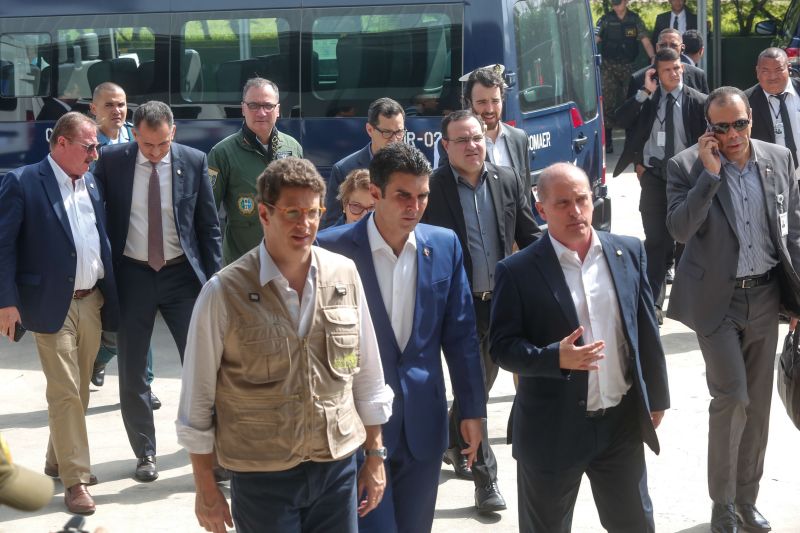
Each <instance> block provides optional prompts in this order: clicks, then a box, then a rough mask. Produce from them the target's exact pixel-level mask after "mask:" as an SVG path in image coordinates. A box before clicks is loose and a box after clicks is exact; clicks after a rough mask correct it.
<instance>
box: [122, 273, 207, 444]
mask: <svg viewBox="0 0 800 533" xmlns="http://www.w3.org/2000/svg"><path fill="white" fill-rule="evenodd" d="M115 274H116V276H117V289H118V293H119V304H120V327H119V332H118V333H117V346H118V348H119V400H120V408H121V411H122V421H123V422H124V424H125V431H127V433H128V441H129V442H130V444H131V448H132V449H133V453H134V454H135V455H136V457H144V456H145V455H155V454H156V435H155V427H154V425H153V408H152V406H151V405H150V385H149V384H148V383H147V351H148V349H149V347H150V336H151V335H152V333H153V325H154V324H155V319H156V313H157V312H159V311H160V312H161V316H162V317H164V322H166V323H167V327H168V328H169V331H170V333H172V338H173V339H174V340H175V344H176V345H177V348H178V354H179V355H180V358H181V362H183V351H184V349H185V348H186V335H187V332H188V330H189V320H191V318H192V308H193V307H194V302H195V300H196V299H197V295H198V294H199V293H200V281H199V280H198V279H197V275H196V274H195V273H194V270H192V267H191V265H190V264H189V262H188V261H184V262H182V263H177V264H175V265H171V266H165V267H164V268H162V269H161V270H159V271H158V272H156V271H154V270H153V269H151V268H150V267H148V266H144V265H141V264H138V263H134V262H132V261H129V260H127V259H125V258H123V259H122V261H120V263H119V266H118V268H117V270H116V272H115Z"/></svg>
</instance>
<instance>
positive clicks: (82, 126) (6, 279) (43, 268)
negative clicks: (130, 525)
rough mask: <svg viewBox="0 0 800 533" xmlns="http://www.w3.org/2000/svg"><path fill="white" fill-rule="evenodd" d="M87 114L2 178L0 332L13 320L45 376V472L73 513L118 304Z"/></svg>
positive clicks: (83, 494)
mask: <svg viewBox="0 0 800 533" xmlns="http://www.w3.org/2000/svg"><path fill="white" fill-rule="evenodd" d="M98 146H99V145H98V143H97V134H96V132H95V125H94V122H93V121H92V120H91V119H89V118H87V117H86V116H84V115H82V114H80V113H67V114H65V115H63V116H62V117H61V118H60V119H59V120H58V122H56V125H55V127H54V128H53V132H52V134H51V136H50V155H49V156H47V157H46V158H45V159H44V160H42V161H41V162H40V163H37V164H34V165H28V166H24V167H22V168H19V169H17V170H14V171H12V172H10V173H8V174H6V176H5V177H4V178H3V179H2V181H1V182H0V205H1V206H2V209H0V336H6V337H9V338H10V339H13V338H14V335H15V331H20V329H19V328H20V327H23V326H24V327H25V328H26V329H29V330H31V331H32V332H34V333H33V335H34V338H35V340H36V346H37V349H38V352H39V360H40V361H41V363H42V371H43V372H44V376H45V379H46V380H47V391H46V394H47V410H48V419H49V425H50V441H49V443H48V447H47V458H46V463H45V473H47V474H48V475H51V476H55V477H60V478H61V481H62V483H63V485H64V501H65V503H66V506H67V509H68V510H69V511H70V512H71V513H79V514H91V513H93V512H94V510H95V504H94V500H93V499H92V497H91V496H90V495H89V492H88V490H87V489H86V487H87V486H88V485H94V484H95V483H97V478H95V477H94V476H93V475H92V473H91V470H90V469H91V464H90V459H89V440H88V435H87V431H86V419H85V413H86V408H87V406H88V405H89V380H90V379H91V377H92V365H93V363H94V358H95V356H96V355H97V350H98V348H99V347H100V332H101V329H105V330H108V331H115V330H116V328H117V321H118V318H119V317H118V314H119V308H118V306H117V289H116V286H115V284H114V268H113V266H112V261H111V249H110V246H109V242H108V237H107V236H106V221H105V215H104V211H103V201H102V198H101V196H100V191H99V190H98V187H97V186H96V184H95V181H94V178H93V177H92V175H91V174H90V173H89V172H88V170H89V165H90V164H91V162H92V161H94V158H95V156H96V154H97V148H98Z"/></svg>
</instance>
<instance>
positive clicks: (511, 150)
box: [487, 122, 525, 174]
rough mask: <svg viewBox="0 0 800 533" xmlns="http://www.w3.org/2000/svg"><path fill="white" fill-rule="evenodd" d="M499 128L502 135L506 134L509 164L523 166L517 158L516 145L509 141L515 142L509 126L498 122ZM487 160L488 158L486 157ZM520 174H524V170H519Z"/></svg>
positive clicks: (516, 166)
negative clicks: (509, 157)
mask: <svg viewBox="0 0 800 533" xmlns="http://www.w3.org/2000/svg"><path fill="white" fill-rule="evenodd" d="M500 129H501V131H502V132H503V135H505V136H506V147H507V149H508V154H509V155H510V156H511V164H512V166H513V167H514V168H521V169H524V168H525V164H524V163H523V162H522V161H520V160H519V154H520V151H519V150H517V149H516V147H512V146H511V143H513V142H516V139H515V138H513V137H512V136H511V132H510V131H509V127H508V126H507V125H506V124H504V123H503V122H500ZM487 161H488V158H487ZM520 174H524V172H520Z"/></svg>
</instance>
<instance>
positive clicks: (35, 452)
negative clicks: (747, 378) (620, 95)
mask: <svg viewBox="0 0 800 533" xmlns="http://www.w3.org/2000/svg"><path fill="white" fill-rule="evenodd" d="M615 144H616V147H617V148H618V152H620V151H621V148H622V140H621V139H616V141H615ZM615 163H616V161H615V158H614V157H613V156H612V157H609V160H608V163H607V165H608V168H609V169H613V167H614V164H615ZM608 182H609V188H610V195H611V197H612V199H613V222H612V230H613V231H615V232H617V233H623V234H628V235H636V236H639V237H642V236H643V233H642V228H641V221H640V218H639V212H638V198H639V185H638V181H637V179H636V176H635V175H634V174H633V173H625V174H623V175H621V176H619V177H617V178H613V179H612V178H611V176H610V171H609V177H608ZM786 329H787V328H786V325H785V324H783V325H781V337H780V338H781V339H782V338H783V335H784V334H785V332H786ZM661 334H662V342H663V344H664V348H665V351H666V353H667V365H668V369H669V379H670V393H671V397H672V407H671V409H670V410H669V411H667V414H666V416H665V417H664V421H663V423H662V425H661V427H660V428H659V429H658V436H659V439H660V441H661V454H660V455H659V456H656V455H654V454H653V453H651V452H650V451H649V450H648V449H646V450H647V451H646V460H647V468H648V486H649V490H650V495H651V498H652V500H653V508H654V513H655V522H656V528H657V530H658V531H660V532H669V533H700V532H706V531H708V520H709V517H710V509H711V502H710V501H709V499H708V493H707V489H706V453H707V450H706V448H707V431H708V430H707V425H708V414H707V413H708V411H707V409H708V401H709V395H708V389H707V387H706V382H705V368H704V364H703V359H702V356H701V354H700V351H699V349H698V346H697V341H696V339H695V336H694V334H693V333H692V332H691V331H689V330H688V329H687V328H686V327H684V326H683V325H682V324H678V323H676V322H673V321H671V320H669V319H667V320H665V323H664V326H663V327H662V329H661ZM152 343H153V349H154V350H153V351H154V353H155V374H156V380H155V382H154V383H153V390H154V392H155V393H156V394H157V395H158V396H159V398H161V400H162V402H163V404H164V406H163V407H162V408H161V409H160V410H158V411H156V412H155V424H156V434H157V438H158V450H159V456H158V468H159V472H160V477H159V479H158V480H157V481H155V482H153V483H139V482H137V481H136V480H134V479H133V471H134V468H135V466H136V464H135V459H134V457H133V456H132V453H131V450H130V447H129V445H128V441H127V438H126V436H125V430H124V428H123V425H122V419H121V417H120V411H119V396H118V388H117V368H116V359H115V360H114V361H112V362H111V363H110V364H109V366H108V370H107V372H106V383H105V385H104V386H103V387H102V388H95V387H93V392H92V396H91V401H90V405H89V411H88V413H87V421H88V428H89V442H90V445H91V457H92V464H93V472H94V473H95V474H96V475H97V477H98V478H99V480H100V484H98V485H97V486H95V487H91V488H90V492H91V494H92V495H93V497H94V499H95V502H96V503H97V512H96V513H95V514H94V515H92V516H90V517H87V519H86V526H85V527H86V529H87V530H89V531H93V530H94V529H95V528H97V527H99V526H104V527H105V528H106V529H107V531H109V533H118V532H129V531H130V532H134V531H153V532H160V531H169V532H173V533H177V532H184V531H186V532H196V531H202V529H201V528H200V527H199V526H198V524H197V521H196V519H195V516H194V484H193V480H192V472H191V466H190V464H189V457H188V456H187V454H186V453H185V452H184V451H183V450H182V449H181V448H180V446H178V443H177V439H176V436H175V427H174V421H175V416H176V411H177V404H178V396H179V393H180V364H179V360H178V353H177V350H176V349H175V345H174V343H173V341H172V338H171V336H170V335H169V332H168V330H167V328H166V327H165V325H164V323H163V321H162V320H160V319H159V320H158V321H157V325H156V330H155V332H154V335H153V339H152ZM44 389H45V380H44V376H43V375H42V372H41V367H40V364H39V359H38V356H37V352H36V348H35V345H34V343H33V339H32V337H31V335H26V336H25V338H24V339H23V340H22V341H21V342H20V343H19V344H12V343H8V342H6V340H5V339H3V340H2V342H0V391H2V393H0V430H2V432H3V435H4V436H5V438H6V440H7V441H8V443H9V445H10V447H11V450H12V452H13V455H14V460H15V462H17V463H18V464H21V465H25V466H27V467H29V468H32V469H34V470H37V471H38V470H41V469H42V467H43V466H44V455H45V449H46V446H47V439H48V428H47V404H46V402H45V397H44ZM513 398H514V386H513V382H512V379H511V375H510V374H508V373H507V372H505V371H501V373H500V376H499V377H498V379H497V382H496V383H495V385H494V388H493V389H492V392H491V396H490V400H489V406H488V411H489V418H488V420H489V440H490V442H491V444H492V447H493V449H494V452H495V455H496V456H497V461H498V465H499V484H500V489H501V491H502V493H503V495H504V496H505V498H506V501H507V502H508V510H507V511H503V512H499V513H492V514H489V515H479V514H477V513H476V512H475V510H474V507H473V501H474V500H473V491H474V487H473V485H472V483H471V482H468V481H463V480H460V479H457V478H456V477H455V475H454V474H453V470H452V468H451V467H448V466H446V465H442V472H441V476H440V478H439V484H440V486H439V497H438V500H437V504H436V516H435V520H434V524H433V531H434V532H436V533H445V532H448V533H449V532H458V533H479V532H483V533H490V532H491V533H504V532H512V531H517V530H518V521H517V511H516V510H517V498H516V465H515V462H514V460H513V458H512V457H511V446H509V445H507V444H506V443H505V440H506V439H505V428H506V421H507V419H508V413H509V410H510V408H511V403H512V401H513ZM798 450H800V432H798V430H797V429H796V428H795V427H794V426H793V425H792V423H791V422H790V421H789V418H788V417H787V416H786V413H785V411H784V409H783V405H782V404H781V401H780V399H779V398H778V396H777V394H775V395H774V396H773V405H772V414H771V419H770V443H769V446H768V448H767V454H766V460H765V467H764V477H763V479H762V483H761V493H760V497H759V500H758V507H759V509H760V510H761V511H762V512H763V513H764V515H765V516H766V517H767V518H768V519H769V520H770V521H771V522H772V525H773V531H775V532H777V533H797V532H800V510H798V509H800V507H798V503H797V502H798V501H800V460H799V459H798ZM223 490H224V491H225V493H226V494H227V495H228V496H229V492H228V489H227V487H226V486H224V489H223ZM69 518H70V515H69V514H68V513H67V512H66V509H65V507H64V504H63V487H62V486H61V485H60V484H59V483H56V490H55V495H54V497H53V500H52V502H50V504H48V505H47V506H46V507H45V508H43V509H41V510H40V511H38V512H35V513H21V512H17V511H13V510H11V509H9V508H7V507H0V532H2V533H19V532H21V533H29V532H30V533H40V532H41V533H44V532H48V531H50V532H55V531H60V530H61V528H62V527H63V525H64V524H65V522H66V521H67V520H68V519H69ZM573 531H574V532H576V533H594V532H601V531H604V529H603V528H602V526H601V525H600V522H599V519H598V516H597V511H596V510H595V506H594V502H593V500H592V495H591V488H590V486H589V483H588V480H586V479H584V482H583V483H582V486H581V491H580V494H579V497H578V501H577V504H576V506H575V513H574V518H573Z"/></svg>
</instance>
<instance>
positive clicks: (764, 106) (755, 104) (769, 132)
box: [744, 78, 800, 144]
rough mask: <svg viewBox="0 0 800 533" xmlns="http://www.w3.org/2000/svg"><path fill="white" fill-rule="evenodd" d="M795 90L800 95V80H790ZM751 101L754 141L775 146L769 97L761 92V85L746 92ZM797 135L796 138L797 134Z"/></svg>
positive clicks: (754, 86)
mask: <svg viewBox="0 0 800 533" xmlns="http://www.w3.org/2000/svg"><path fill="white" fill-rule="evenodd" d="M790 81H791V82H792V85H794V90H795V92H797V93H798V94H800V80H798V79H797V78H790ZM744 93H745V94H746V95H747V98H748V99H749V100H750V108H751V109H752V110H753V129H752V131H751V132H750V136H751V137H752V138H753V139H758V140H759V141H764V142H768V143H772V144H775V128H774V127H773V125H772V116H771V115H770V113H772V110H771V109H770V107H769V102H768V101H767V97H766V96H765V95H764V91H763V90H761V85H759V84H757V83H756V84H755V85H753V86H752V87H750V88H749V89H747V90H746V91H745V92H744ZM794 133H795V138H796V135H797V132H794Z"/></svg>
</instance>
